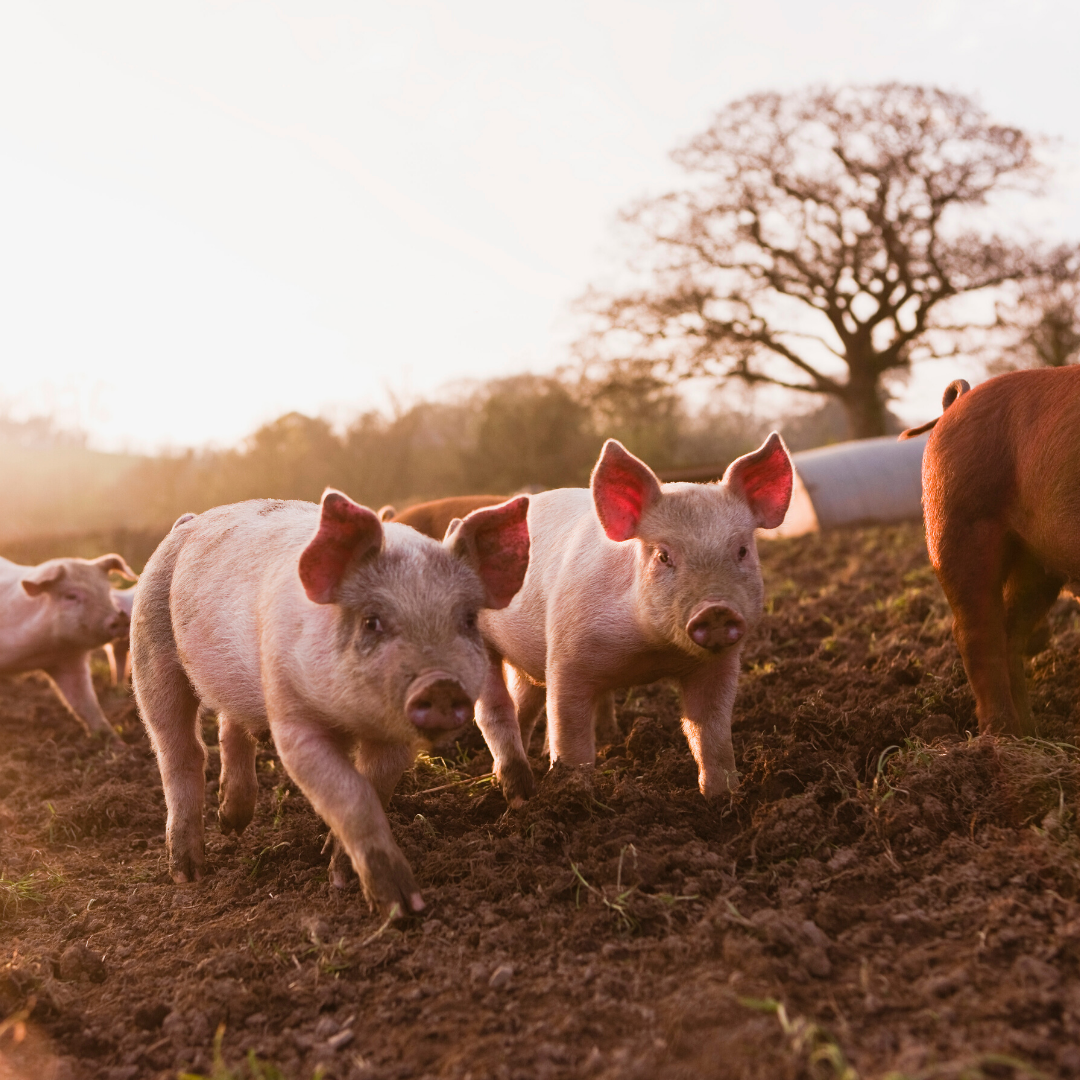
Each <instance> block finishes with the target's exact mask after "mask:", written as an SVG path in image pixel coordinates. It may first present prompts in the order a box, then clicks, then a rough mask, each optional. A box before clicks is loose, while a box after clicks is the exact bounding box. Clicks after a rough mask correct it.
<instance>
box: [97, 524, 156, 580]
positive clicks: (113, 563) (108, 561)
mask: <svg viewBox="0 0 1080 1080" xmlns="http://www.w3.org/2000/svg"><path fill="white" fill-rule="evenodd" d="M174 528H175V526H174ZM94 565H95V566H99V567H101V569H102V570H104V571H105V573H106V574H119V575H120V576H121V577H122V578H126V579H127V580H128V581H138V580H139V575H138V574H136V573H135V571H134V570H132V569H131V567H130V566H128V564H127V563H126V562H124V557H123V556H122V555H99V556H98V557H97V558H96V559H95V560H94Z"/></svg>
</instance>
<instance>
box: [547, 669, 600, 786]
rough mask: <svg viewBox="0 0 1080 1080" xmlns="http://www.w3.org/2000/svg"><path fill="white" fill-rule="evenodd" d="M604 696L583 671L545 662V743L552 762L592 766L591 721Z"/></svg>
mask: <svg viewBox="0 0 1080 1080" xmlns="http://www.w3.org/2000/svg"><path fill="white" fill-rule="evenodd" d="M605 697H607V694H605V693H602V692H599V693H598V692H597V691H596V690H595V688H594V687H593V686H592V685H591V684H590V683H589V682H588V681H587V679H586V677H585V675H584V673H583V672H580V671H575V670H573V669H570V668H565V667H561V666H556V665H554V664H552V663H551V661H550V660H549V661H548V680H547V713H548V746H549V751H550V753H551V763H552V765H554V764H555V762H556V761H561V762H563V763H564V764H566V765H592V763H593V762H594V761H595V760H596V732H595V729H594V728H595V720H596V716H597V712H598V710H600V709H601V708H602V707H603V702H604V699H605ZM612 702H613V703H614V699H612Z"/></svg>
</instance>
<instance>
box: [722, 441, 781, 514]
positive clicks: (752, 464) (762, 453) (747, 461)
mask: <svg viewBox="0 0 1080 1080" xmlns="http://www.w3.org/2000/svg"><path fill="white" fill-rule="evenodd" d="M722 482H723V483H725V484H727V486H728V487H729V488H730V489H731V490H732V491H734V492H736V493H737V494H739V495H741V496H742V497H743V498H744V499H745V500H746V502H747V505H748V506H749V507H750V509H751V511H752V512H753V514H754V518H755V519H756V521H757V525H758V528H761V529H775V528H777V527H778V526H779V525H781V524H782V523H783V520H784V517H785V515H786V514H787V510H788V503H790V502H791V485H792V483H793V482H794V477H793V474H792V471H791V458H789V457H788V452H787V447H785V446H784V441H783V440H782V439H781V438H780V436H779V435H778V434H777V433H776V432H775V431H774V432H773V433H772V434H771V435H770V436H769V437H768V438H767V439H766V440H765V442H764V443H762V444H761V446H760V447H758V449H757V450H755V451H754V452H753V453H752V454H745V455H744V456H743V457H741V458H737V459H736V460H735V461H733V462H732V463H731V464H730V465H729V466H728V467H727V472H725V473H724V479H723V481H722Z"/></svg>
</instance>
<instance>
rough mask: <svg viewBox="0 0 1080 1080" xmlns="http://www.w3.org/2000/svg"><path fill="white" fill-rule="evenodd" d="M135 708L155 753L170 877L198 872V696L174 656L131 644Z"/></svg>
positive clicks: (202, 751) (201, 785)
mask: <svg viewBox="0 0 1080 1080" xmlns="http://www.w3.org/2000/svg"><path fill="white" fill-rule="evenodd" d="M135 672H136V684H135V685H136V693H137V696H138V701H139V712H140V713H141V714H142V718H143V723H145V724H146V728H147V732H148V733H149V735H150V741H151V743H152V744H153V747H154V752H155V753H156V754H157V760H158V769H159V770H160V771H161V784H162V787H163V788H164V789H165V806H166V809H167V811H168V820H167V822H166V826H165V842H166V847H167V848H168V853H169V872H170V873H171V874H172V878H173V881H176V882H184V881H197V880H198V879H199V878H201V877H202V876H203V872H204V869H205V855H204V847H203V802H204V799H205V797H206V747H205V745H204V744H203V741H202V733H201V732H200V730H199V727H198V724H197V723H196V718H197V715H198V711H199V700H198V698H197V697H196V696H195V693H194V691H193V690H192V689H191V684H190V683H189V682H188V679H187V676H186V675H185V674H184V671H183V668H181V666H180V662H179V660H178V659H177V658H175V656H174V657H169V656H168V655H162V654H160V653H157V654H155V652H154V651H153V650H151V649H145V650H143V655H142V656H140V655H139V647H138V645H136V648H135Z"/></svg>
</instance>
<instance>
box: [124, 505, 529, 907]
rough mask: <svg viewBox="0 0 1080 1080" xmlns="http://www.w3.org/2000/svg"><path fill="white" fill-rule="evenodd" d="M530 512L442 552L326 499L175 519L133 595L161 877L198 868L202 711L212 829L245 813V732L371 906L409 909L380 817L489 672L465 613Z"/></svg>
mask: <svg viewBox="0 0 1080 1080" xmlns="http://www.w3.org/2000/svg"><path fill="white" fill-rule="evenodd" d="M527 510H528V499H527V498H525V497H519V498H517V499H513V500H511V501H510V502H507V503H505V504H503V505H501V506H494V507H491V508H489V509H485V510H480V511H478V512H477V513H475V514H472V515H470V516H469V517H468V518H467V519H466V521H465V523H464V524H463V525H462V526H461V527H460V528H459V529H458V530H456V532H455V534H454V536H453V538H452V539H448V540H447V541H446V542H445V543H439V542H437V541H435V540H431V539H429V538H428V537H426V536H422V535H421V534H420V533H418V532H416V531H415V530H414V529H410V528H409V527H408V526H406V525H397V524H395V523H393V522H388V523H386V524H383V523H382V522H380V521H379V519H378V517H377V515H376V514H375V513H374V512H373V511H371V510H369V509H367V508H366V507H363V506H359V505H357V504H356V503H354V502H353V501H352V500H351V499H349V498H348V497H347V496H345V495H343V494H341V493H340V492H338V491H333V490H328V491H327V492H326V493H325V494H324V495H323V499H322V506H321V507H319V506H316V505H315V504H314V503H304V502H277V501H259V502H246V503H238V504H236V505H233V506H222V507H218V508H217V509H215V510H209V511H207V512H206V513H204V514H200V515H198V516H197V517H191V518H187V517H185V518H181V519H180V520H179V521H178V522H177V523H176V525H174V527H173V530H172V532H170V533H169V535H168V536H167V537H166V538H165V540H163V541H162V543H161V545H160V546H159V547H158V549H157V550H156V551H155V552H154V554H153V556H152V557H151V558H150V561H149V562H148V563H147V565H146V570H145V571H144V573H143V576H142V579H141V581H140V583H139V588H138V590H137V593H136V596H135V606H134V612H133V617H132V634H131V643H132V659H133V667H134V671H133V680H134V684H135V694H136V697H137V699H138V703H139V709H140V712H141V714H142V717H143V720H144V721H145V723H146V726H147V729H148V731H149V733H150V738H151V741H152V743H153V746H154V750H155V751H156V753H157V758H158V765H159V767H160V769H161V778H162V782H163V785H164V788H165V802H166V806H167V808H168V823H167V828H166V840H167V846H168V856H169V867H170V871H171V873H172V876H173V879H174V880H175V881H178V882H182V881H191V880H194V879H197V878H200V877H201V876H202V875H203V872H204V855H203V815H202V806H203V799H204V787H205V780H204V768H205V764H206V749H205V747H204V746H203V743H202V739H201V735H200V731H199V726H198V724H197V721H196V716H197V713H198V710H199V705H200V703H202V704H204V705H205V706H206V707H208V708H209V709H211V710H213V711H214V712H216V713H217V715H218V724H219V746H220V753H221V786H220V791H219V809H218V820H219V822H220V824H221V827H222V829H223V831H225V832H229V831H231V830H236V831H240V830H242V829H243V828H244V827H245V826H246V825H247V824H248V822H250V821H251V818H252V816H253V814H254V810H255V797H256V793H257V790H258V783H257V780H256V775H255V745H256V743H255V739H256V736H257V735H258V733H259V732H261V731H265V730H267V729H268V730H269V732H270V736H271V738H272V739H273V742H274V745H275V747H276V748H277V752H278V755H279V757H280V759H281V763H282V765H283V766H284V767H285V769H286V771H287V772H288V773H289V775H290V776H291V777H292V779H293V780H294V781H295V782H296V783H297V785H298V786H299V787H300V789H301V791H303V793H304V794H305V795H306V796H307V798H308V799H309V800H310V801H311V803H312V805H313V806H314V808H315V810H316V811H317V812H318V814H319V815H320V816H321V817H322V818H323V820H324V821H325V822H326V823H327V824H328V825H329V826H330V829H331V831H332V833H333V835H334V837H335V839H336V840H337V842H339V843H340V845H341V846H342V847H343V848H344V851H345V852H346V854H347V855H348V858H349V859H350V860H351V862H352V865H353V867H354V868H355V870H356V872H357V874H358V875H359V877H360V881H361V884H362V886H363V889H364V893H365V895H366V896H367V898H368V900H369V901H370V902H372V903H373V904H375V905H377V906H379V907H381V908H383V909H384V910H389V911H393V910H394V908H395V906H397V908H398V909H399V910H400V911H419V910H420V909H421V908H422V907H423V906H424V905H423V901H422V899H421V896H420V892H419V890H418V889H417V886H416V882H415V880H414V878H413V874H412V871H411V870H410V868H409V865H408V863H407V862H406V861H405V857H404V856H403V855H402V853H401V851H400V850H399V848H398V846H397V844H396V843H395V842H394V838H393V836H392V834H391V832H390V825H389V823H388V821H387V819H386V814H385V813H384V811H383V807H384V806H385V805H386V803H387V801H388V800H389V798H390V796H391V794H392V793H393V790H394V787H395V785H396V784H397V781H398V779H399V778H400V776H401V774H402V772H403V771H404V770H405V769H406V768H408V766H409V765H410V764H411V763H412V760H413V758H414V756H415V754H416V752H417V751H418V750H420V749H422V748H424V747H427V746H430V745H432V744H433V743H435V742H436V741H438V740H439V739H441V738H443V737H445V736H446V735H448V734H450V733H452V732H455V731H457V730H458V729H460V728H461V727H462V726H463V725H464V724H466V723H467V722H468V721H470V720H471V719H472V715H473V703H474V701H475V699H476V697H477V694H478V693H479V691H480V688H481V686H482V685H483V682H484V679H485V677H486V673H487V667H488V663H489V661H488V657H487V653H486V651H485V648H484V645H483V641H482V639H481V637H480V631H479V627H478V613H479V611H480V609H481V608H484V607H488V608H497V607H503V606H505V605H506V604H508V603H509V602H510V599H511V597H513V595H514V593H515V592H516V591H517V589H518V587H519V586H520V585H521V581H522V578H523V577H524V575H525V570H526V567H527V565H528V559H529V533H528V525H527V523H526V512H527Z"/></svg>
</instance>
